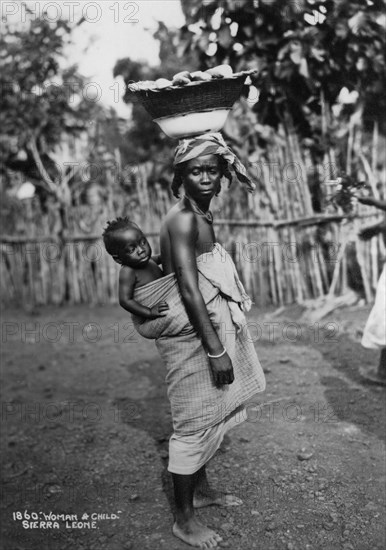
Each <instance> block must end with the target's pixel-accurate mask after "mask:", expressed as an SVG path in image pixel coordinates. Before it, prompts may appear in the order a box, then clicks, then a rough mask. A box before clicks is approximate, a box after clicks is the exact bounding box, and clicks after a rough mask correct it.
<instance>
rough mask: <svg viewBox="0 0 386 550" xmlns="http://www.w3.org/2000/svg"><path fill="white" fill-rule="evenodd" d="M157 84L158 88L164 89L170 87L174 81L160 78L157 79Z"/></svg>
mask: <svg viewBox="0 0 386 550" xmlns="http://www.w3.org/2000/svg"><path fill="white" fill-rule="evenodd" d="M155 85H156V86H157V88H158V90H164V89H165V88H169V86H171V85H172V82H171V81H170V80H168V79H167V78H159V79H158V80H156V81H155Z"/></svg>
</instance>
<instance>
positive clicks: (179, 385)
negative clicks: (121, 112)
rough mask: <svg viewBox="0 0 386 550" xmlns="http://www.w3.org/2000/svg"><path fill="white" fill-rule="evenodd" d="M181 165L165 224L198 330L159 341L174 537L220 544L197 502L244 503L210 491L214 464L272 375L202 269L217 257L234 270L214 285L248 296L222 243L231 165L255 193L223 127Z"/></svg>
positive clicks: (171, 261) (168, 261)
mask: <svg viewBox="0 0 386 550" xmlns="http://www.w3.org/2000/svg"><path fill="white" fill-rule="evenodd" d="M175 166H176V172H175V178H174V181H173V192H174V194H175V195H176V196H179V191H180V187H182V188H183V192H184V194H183V196H182V198H181V199H180V201H179V202H178V204H176V205H175V206H174V207H173V208H171V210H170V211H169V212H168V214H167V216H166V218H165V220H164V221H163V224H162V227H161V234H160V239H161V258H162V264H163V269H164V273H165V275H168V274H171V273H174V274H175V276H176V278H177V283H178V288H179V292H180V295H181V298H182V301H183V304H184V306H185V309H186V313H187V315H188V317H189V319H190V322H191V325H192V327H193V330H192V332H191V333H190V334H184V335H182V336H181V339H179V337H174V338H169V339H168V340H167V341H166V342H165V341H163V339H162V338H159V339H158V340H157V347H158V349H159V351H160V354H161V356H162V357H163V359H164V361H165V363H166V367H167V371H168V375H167V379H166V381H167V385H168V395H169V398H170V401H171V407H172V416H173V426H174V434H173V435H172V437H171V439H170V445H169V471H170V472H171V473H172V476H173V483H174V492H175V503H176V518H175V523H174V526H173V533H174V534H175V535H176V536H177V537H179V538H181V539H182V540H183V541H184V542H186V543H188V544H190V545H192V546H199V547H205V548H211V547H215V546H217V544H218V542H219V541H220V540H221V537H220V536H219V535H218V534H217V533H215V532H214V531H212V530H211V529H209V528H208V527H206V526H204V525H202V524H201V523H199V522H198V521H197V519H196V517H195V515H194V507H202V506H207V505H210V504H223V505H238V504H240V503H241V501H240V500H239V499H237V498H235V497H233V496H231V495H224V494H220V493H219V492H216V491H214V490H212V489H211V488H210V486H209V484H208V481H207V478H206V471H205V464H206V462H207V461H208V460H209V459H210V458H211V457H212V456H213V454H214V453H215V451H216V450H217V449H218V447H219V445H220V443H221V441H222V439H223V436H224V434H225V432H226V430H227V429H229V428H230V427H232V426H233V425H235V423H237V422H238V421H240V420H245V418H241V417H240V414H241V411H242V410H243V408H242V403H244V402H245V401H246V400H247V399H249V398H250V397H251V396H252V395H254V394H255V393H257V392H259V391H262V390H264V388H265V380H264V374H263V371H262V369H261V366H260V363H259V360H258V358H257V356H256V353H255V350H254V347H253V343H252V341H251V338H250V336H249V333H248V329H247V326H246V323H245V318H244V324H241V325H239V326H237V322H235V320H234V319H235V318H234V317H233V322H232V314H231V313H230V307H229V305H228V304H229V303H230V301H228V300H227V299H226V298H225V297H224V293H220V294H219V296H218V297H217V298H216V300H217V302H215V305H214V302H213V301H212V302H211V305H210V306H209V305H207V304H206V303H205V299H204V297H203V294H202V292H201V289H200V284H199V269H200V265H202V264H203V263H205V262H213V263H212V264H211V265H212V266H213V267H211V269H210V270H209V277H211V273H213V277H212V278H213V279H215V278H216V276H215V275H214V273H215V271H216V269H217V271H218V278H219V279H221V277H222V274H221V271H222V269H221V268H222V267H224V274H225V273H226V276H224V277H223V280H222V281H221V280H220V282H218V283H217V282H216V281H214V284H215V285H216V284H217V286H218V287H219V288H220V290H223V291H224V292H228V293H229V294H230V293H231V291H227V290H224V289H225V287H226V288H231V287H232V288H234V289H239V290H240V292H241V295H242V297H243V299H245V292H244V289H243V287H242V285H241V283H240V281H239V279H238V276H237V274H236V272H235V271H234V265H233V262H232V260H231V259H230V257H229V256H228V255H227V254H226V252H225V251H224V250H223V249H222V248H221V247H220V246H219V245H218V244H217V243H216V238H215V234H214V230H213V224H212V222H213V217H212V214H211V212H210V204H211V200H212V199H213V197H214V196H215V195H217V194H218V193H219V192H220V188H221V179H222V177H223V176H225V177H227V178H228V179H231V175H230V173H229V166H232V168H233V169H234V170H235V172H236V174H237V177H238V179H239V180H240V181H241V182H243V183H245V184H246V185H247V186H248V189H249V190H251V189H252V188H253V184H252V182H251V181H250V180H249V178H248V176H247V174H246V171H245V168H244V166H243V165H242V164H241V163H240V161H239V160H238V159H237V157H236V156H235V155H234V154H233V153H232V151H231V150H230V149H229V148H228V147H227V145H226V144H225V142H224V140H223V138H222V136H221V135H220V134H218V133H216V134H206V135H203V136H200V137H198V138H195V139H190V140H183V141H182V142H181V143H180V145H179V147H177V150H176V155H175ZM221 254H222V256H221ZM220 256H221V258H224V262H223V266H222V264H221V262H222V259H220ZM226 262H228V263H226ZM230 263H231V267H229V266H230ZM232 266H233V267H232ZM232 269H233V271H232ZM225 279H226V280H225ZM236 292H237V290H236ZM232 305H234V303H233V304H232ZM238 309H240V308H238ZM237 330H238V334H237ZM236 336H237V338H236ZM179 354H180V355H179Z"/></svg>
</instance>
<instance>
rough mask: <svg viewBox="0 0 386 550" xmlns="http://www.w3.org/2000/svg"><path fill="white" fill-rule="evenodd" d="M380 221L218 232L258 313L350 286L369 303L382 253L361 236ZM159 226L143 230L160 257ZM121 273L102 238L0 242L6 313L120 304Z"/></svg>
mask: <svg viewBox="0 0 386 550" xmlns="http://www.w3.org/2000/svg"><path fill="white" fill-rule="evenodd" d="M81 214H83V215H84V208H83V213H81ZM150 220H151V221H150ZM376 220H377V218H376V217H375V216H374V215H373V214H367V215H366V214H365V215H362V217H358V218H356V219H354V220H351V221H349V220H347V219H345V218H344V217H343V216H313V217H309V218H303V219H297V220H287V221H286V220H282V221H280V222H257V221H244V220H235V219H234V220H221V219H218V220H217V221H216V222H215V232H216V235H217V238H218V241H219V242H221V244H222V245H223V246H224V247H225V248H226V249H227V250H228V252H229V253H230V254H231V255H232V257H233V259H234V261H235V263H236V266H237V268H238V270H239V273H240V276H241V279H242V280H243V282H244V284H245V286H246V289H247V291H248V292H249V293H250V295H251V296H252V298H253V301H254V302H255V303H256V304H257V305H268V304H274V305H283V304H289V303H293V302H302V301H303V300H305V299H309V298H317V297H320V296H322V295H324V294H327V293H328V292H329V291H330V292H333V293H335V294H340V293H343V292H344V291H345V290H346V289H347V288H348V287H350V286H353V285H354V287H355V285H357V288H358V289H359V288H361V289H363V292H364V296H365V298H366V299H367V300H368V301H371V300H372V298H373V293H374V290H375V288H376V282H377V280H378V277H379V274H380V268H381V265H380V263H381V259H382V258H383V257H384V255H385V249H384V246H383V242H382V240H381V239H380V238H379V237H374V238H373V239H372V240H371V241H369V242H362V241H359V240H358V239H357V237H356V235H357V232H358V229H359V227H360V226H363V225H365V224H366V225H368V224H371V223H373V222H374V221H376ZM159 223H160V220H159V219H158V220H157V219H155V218H147V221H146V222H145V223H141V224H140V225H141V227H142V228H143V230H144V232H145V234H146V235H147V236H148V237H149V241H150V243H151V245H152V248H153V251H154V252H158V251H159V244H158V230H159ZM101 227H103V224H101ZM118 271H119V266H118V265H117V264H116V263H115V262H114V261H113V260H112V258H111V257H110V256H109V255H108V254H107V253H106V252H105V250H104V247H103V242H102V240H101V238H100V232H99V234H96V233H94V232H93V233H91V234H88V235H87V234H81V233H78V234H75V233H73V234H71V235H67V236H66V237H65V239H64V240H63V241H60V240H59V239H57V238H55V237H54V236H52V237H50V236H48V237H47V236H39V235H31V236H29V237H27V236H15V235H12V236H3V237H2V238H1V262H0V281H1V283H0V284H1V296H2V302H3V304H6V305H20V306H24V307H31V306H33V305H43V304H57V305H58V304H63V303H74V304H77V303H91V304H96V303H98V304H106V303H115V302H116V301H117V295H118V293H117V281H118Z"/></svg>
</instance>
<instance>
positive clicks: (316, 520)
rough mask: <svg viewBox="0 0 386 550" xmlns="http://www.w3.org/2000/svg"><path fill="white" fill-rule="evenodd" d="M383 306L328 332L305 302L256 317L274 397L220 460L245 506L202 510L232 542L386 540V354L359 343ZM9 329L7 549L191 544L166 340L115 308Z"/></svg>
mask: <svg viewBox="0 0 386 550" xmlns="http://www.w3.org/2000/svg"><path fill="white" fill-rule="evenodd" d="M368 311H369V308H356V309H348V310H345V311H344V312H342V313H341V314H340V316H338V315H335V316H334V317H331V318H329V319H325V320H323V322H321V323H320V325H319V326H315V325H314V326H313V327H309V326H307V325H304V326H302V325H300V324H299V322H298V317H299V311H298V310H297V309H296V308H292V309H291V308H289V309H288V310H287V311H286V312H285V317H284V316H282V317H280V318H279V317H274V316H273V315H272V314H271V313H269V312H265V314H264V315H263V313H262V312H257V311H254V312H253V314H252V315H251V316H249V323H250V329H251V333H252V337H253V338H254V341H255V344H256V348H257V351H258V354H259V356H260V359H261V362H262V364H263V366H264V368H265V370H266V377H267V391H266V392H265V393H264V394H262V395H260V396H258V398H256V399H254V400H253V402H252V403H251V404H250V405H249V407H248V418H247V422H244V423H243V424H240V426H238V427H237V428H235V429H234V430H233V431H232V432H230V435H229V437H228V438H227V439H226V441H225V444H224V445H223V447H222V448H221V449H220V451H219V452H218V454H217V455H216V456H215V458H214V459H213V461H212V463H211V464H210V466H209V473H210V476H211V478H212V480H213V482H215V483H216V484H217V485H218V486H221V487H222V488H226V489H227V490H231V491H233V492H234V493H236V494H237V495H238V496H240V497H241V498H242V499H243V500H244V505H243V506H242V507H240V508H230V509H220V508H215V507H212V508H210V509H204V510H201V511H200V512H199V515H200V516H201V517H202V519H203V521H205V522H207V523H208V524H209V525H210V526H212V527H214V528H216V529H217V530H219V532H221V534H222V536H223V538H224V539H226V541H227V544H228V547H229V548H232V549H243V550H249V549H253V548H259V549H263V550H276V549H277V550H280V549H283V550H291V549H292V550H303V549H310V550H317V549H323V550H336V549H341V548H342V549H344V550H354V549H355V550H356V549H358V550H361V549H363V550H370V549H371V550H375V549H379V550H381V549H383V548H385V547H386V541H385V519H384V518H385V516H384V500H385V491H384V482H385V447H384V438H385V435H384V434H385V389H384V388H379V387H377V386H372V385H368V384H366V383H364V381H363V380H362V379H361V377H360V375H359V374H358V372H359V366H360V365H362V364H375V363H376V361H377V353H376V352H370V351H367V350H364V349H363V348H362V347H361V346H360V344H359V340H360V339H359V337H360V329H361V328H362V327H363V325H364V321H365V319H366V316H367V314H368ZM274 323H276V324H274ZM327 323H333V324H330V325H328V324H327ZM334 327H335V328H334ZM2 329H3V338H2V343H3V357H2V367H3V368H2V371H3V372H2V375H3V376H2V377H3V380H4V382H3V384H2V429H3V439H2V441H3V445H2V447H3V453H2V454H3V458H2V465H3V467H2V473H3V484H2V488H3V495H2V501H1V505H2V516H3V517H2V548H4V550H18V549H22V550H35V549H36V550H38V549H39V550H59V549H60V550H62V549H63V550H64V549H69V550H83V549H84V550H86V549H87V550H104V549H107V550H118V549H126V550H128V549H135V550H147V549H149V550H156V549H157V550H163V549H165V550H166V549H171V550H177V549H180V548H181V549H183V548H184V549H187V548H188V547H187V546H186V545H184V544H183V543H180V542H179V541H178V540H177V539H175V538H174V537H173V536H172V535H171V522H172V512H171V505H172V498H171V494H172V493H171V484H170V477H169V475H168V473H167V471H166V466H167V449H168V445H167V439H168V436H169V434H170V430H171V417H170V412H169V405H168V401H167V398H166V390H165V387H164V384H163V378H164V371H163V367H162V365H161V363H160V361H159V358H158V356H157V352H156V349H155V346H154V343H153V342H149V341H146V340H143V339H142V338H140V337H139V336H137V335H136V334H135V333H134V332H133V330H132V325H131V322H130V320H129V319H128V317H127V316H126V314H125V312H124V311H123V310H122V311H121V310H120V309H119V308H118V307H110V306H109V307H105V308H95V309H91V308H88V309H86V308H82V309H81V308H66V309H61V310H56V309H48V308H45V309H44V310H40V311H37V312H33V313H31V314H29V315H27V314H25V313H22V312H18V311H7V312H3V315H2ZM32 330H33V331H34V332H31V331H32ZM50 512H51V513H52V515H51V517H50V518H48V519H46V518H45V516H49V514H50ZM32 514H36V515H32ZM59 514H67V515H68V516H70V515H72V516H73V517H68V518H67V524H66V518H65V517H64V516H58V515H59ZM84 514H86V515H87V516H86V515H84ZM92 514H105V515H107V516H104V518H103V519H102V518H101V517H99V518H97V519H95V517H94V516H92ZM54 515H56V516H57V517H56V520H57V526H56V525H55V521H54V520H55V517H54ZM75 516H76V517H75ZM23 520H24V521H25V522H26V523H25V524H24V526H23V523H22V521H23ZM40 521H42V522H43V524H41V525H39V522H40ZM49 521H51V525H50V524H49V523H48V522H49ZM34 522H37V524H36V525H35V524H34Z"/></svg>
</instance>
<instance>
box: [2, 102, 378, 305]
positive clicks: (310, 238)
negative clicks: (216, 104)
mask: <svg viewBox="0 0 386 550" xmlns="http://www.w3.org/2000/svg"><path fill="white" fill-rule="evenodd" d="M240 109H241V107H240ZM245 112H247V111H246V110H244V111H242V110H241V111H240V112H236V113H235V116H234V117H233V118H232V117H229V119H228V129H227V131H228V135H231V136H233V139H234V142H235V144H232V146H233V147H234V148H235V149H236V152H237V154H238V155H239V156H240V157H241V160H242V161H243V162H244V163H245V165H246V166H247V167H248V170H249V172H250V175H251V176H252V178H253V179H254V180H255V181H257V183H258V188H257V192H256V193H255V194H254V195H249V194H247V193H246V191H245V190H244V189H242V187H241V186H240V185H238V184H237V183H234V184H233V185H232V187H231V189H230V191H228V192H226V191H225V190H223V191H222V192H221V193H220V195H219V197H217V198H216V199H214V201H213V213H214V218H215V225H214V227H215V232H216V235H217V239H218V241H219V242H220V243H221V244H222V245H223V246H225V248H226V249H227V250H228V252H230V254H231V255H232V257H233V258H234V261H235V263H236V266H237V268H238V270H239V273H240V276H241V279H242V280H243V282H244V284H245V286H246V289H247V291H248V292H249V293H250V295H251V296H252V298H253V301H254V302H255V303H256V304H257V305H268V304H274V305H283V304H289V303H293V302H302V301H303V300H306V299H310V298H318V297H320V296H323V295H325V294H328V293H330V294H342V293H344V292H345V290H346V289H347V288H349V287H353V288H355V289H357V290H360V291H361V292H363V295H364V297H365V299H366V300H367V301H368V302H370V301H371V300H372V299H373V297H374V291H375V288H376V284H377V280H378V277H379V275H380V270H381V266H382V263H383V261H384V259H385V247H384V244H383V241H382V240H381V238H380V237H374V238H373V239H372V240H371V241H368V242H363V241H360V240H359V239H358V236H357V235H358V231H359V229H360V228H361V227H363V226H366V225H371V224H373V223H375V222H377V221H378V220H379V219H380V215H379V213H377V212H379V211H377V210H375V209H374V208H371V207H366V206H363V205H360V206H359V208H358V209H357V211H356V213H355V217H353V218H347V217H346V216H344V215H342V213H341V212H336V210H334V208H333V207H331V205H329V204H328V201H326V186H324V180H326V179H328V178H330V177H333V176H335V175H336V174H334V166H333V163H332V162H326V163H325V164H324V165H323V173H322V174H320V170H319V171H318V167H316V166H314V165H313V164H312V159H311V158H310V157H309V154H308V153H307V151H306V150H304V149H301V147H300V144H299V142H298V138H297V136H296V134H295V132H294V131H293V130H288V127H287V128H284V127H282V128H281V129H279V131H278V132H276V133H275V135H274V136H273V137H272V139H271V140H270V138H269V136H268V137H267V136H265V139H266V145H265V147H264V150H262V149H259V145H258V142H257V141H254V139H255V137H254V136H255V134H254V133H253V132H252V134H251V135H250V139H249V141H250V143H249V146H248V147H247V148H245V147H243V145H242V144H243V143H244V142H245V140H244V142H243V139H242V137H241V136H240V135H238V132H239V129H240V127H242V124H241V123H240V120H241V121H242V116H244V115H243V113H245ZM247 122H248V121H247ZM247 122H246V123H245V125H244V126H247V125H248V124H250V123H249V122H248V124H247ZM251 141H252V142H251ZM373 141H374V140H373ZM374 142H375V141H374ZM358 143H359V142H358ZM359 145H360V144H359ZM359 145H358V146H359ZM307 155H308V156H307ZM331 155H332V152H331ZM331 155H330V156H331ZM357 158H358V159H360V162H362V164H363V170H364V172H365V174H364V175H365V176H366V177H367V179H368V180H369V181H370V182H371V184H372V187H373V192H374V193H376V192H377V190H376V189H375V182H376V181H379V180H382V179H383V177H382V174H381V177H379V178H378V175H379V174H377V173H376V167H377V162H376V156H375V155H373V159H372V161H371V163H369V162H368V161H367V160H366V158H365V156H364V155H363V154H362V153H361V154H359V153H358V155H357ZM326 166H327V171H328V173H327V172H326ZM153 168H154V164H153V165H151V163H147V164H144V165H141V166H138V167H137V171H135V170H134V171H132V172H131V175H132V176H133V175H134V176H135V177H134V180H135V181H134V183H133V187H132V189H131V191H130V193H123V194H122V196H117V197H113V196H112V194H110V199H109V200H108V201H104V203H100V204H99V205H97V204H94V205H87V206H77V207H73V208H69V209H68V210H67V211H66V213H65V216H64V218H65V219H64V218H63V213H62V214H61V215H60V214H59V212H58V209H57V207H56V206H55V205H52V206H51V207H49V208H48V209H47V211H46V212H43V211H42V210H41V207H40V204H39V203H38V201H37V200H32V201H23V202H21V201H19V202H17V201H15V202H14V203H13V206H12V207H11V208H5V207H4V205H3V206H2V215H1V220H0V221H1V226H2V234H3V237H1V238H0V244H1V262H0V284H1V296H2V302H3V303H4V304H7V305H10V304H18V305H22V306H25V307H30V306H33V305H35V304H36V305H41V304H63V303H99V304H105V303H111V302H116V301H117V280H118V270H119V266H118V265H117V264H116V263H114V261H113V260H112V259H111V258H110V257H109V256H108V255H107V253H106V252H105V250H104V247H103V243H102V241H101V238H100V236H101V233H102V230H103V227H104V226H105V223H106V221H107V220H108V219H112V218H114V217H116V216H117V215H129V216H130V217H131V218H132V219H133V220H134V221H135V222H137V223H138V225H139V226H140V227H141V228H142V230H143V231H144V233H145V234H146V235H147V236H148V237H149V240H150V242H151V244H152V247H153V251H154V252H158V251H159V243H158V233H159V228H160V224H161V220H162V218H163V216H164V215H165V213H166V212H167V210H168V209H169V208H170V206H171V205H172V204H173V202H174V199H173V198H172V197H171V195H170V190H169V189H168V188H167V187H165V186H162V185H161V184H155V185H154V184H153V185H152V186H149V185H148V181H149V179H150V177H149V174H150V173H151V171H152V170H153ZM315 178H317V179H318V182H317V188H318V189H319V190H321V192H322V193H321V196H320V197H319V200H320V204H321V206H322V208H321V209H322V210H323V214H320V213H316V212H315V211H314V206H313V204H314V199H315V197H314V196H313V194H312V193H311V189H312V186H313V185H314V183H315V181H314V180H315ZM381 195H384V196H386V193H385V191H383V192H382V191H381Z"/></svg>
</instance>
